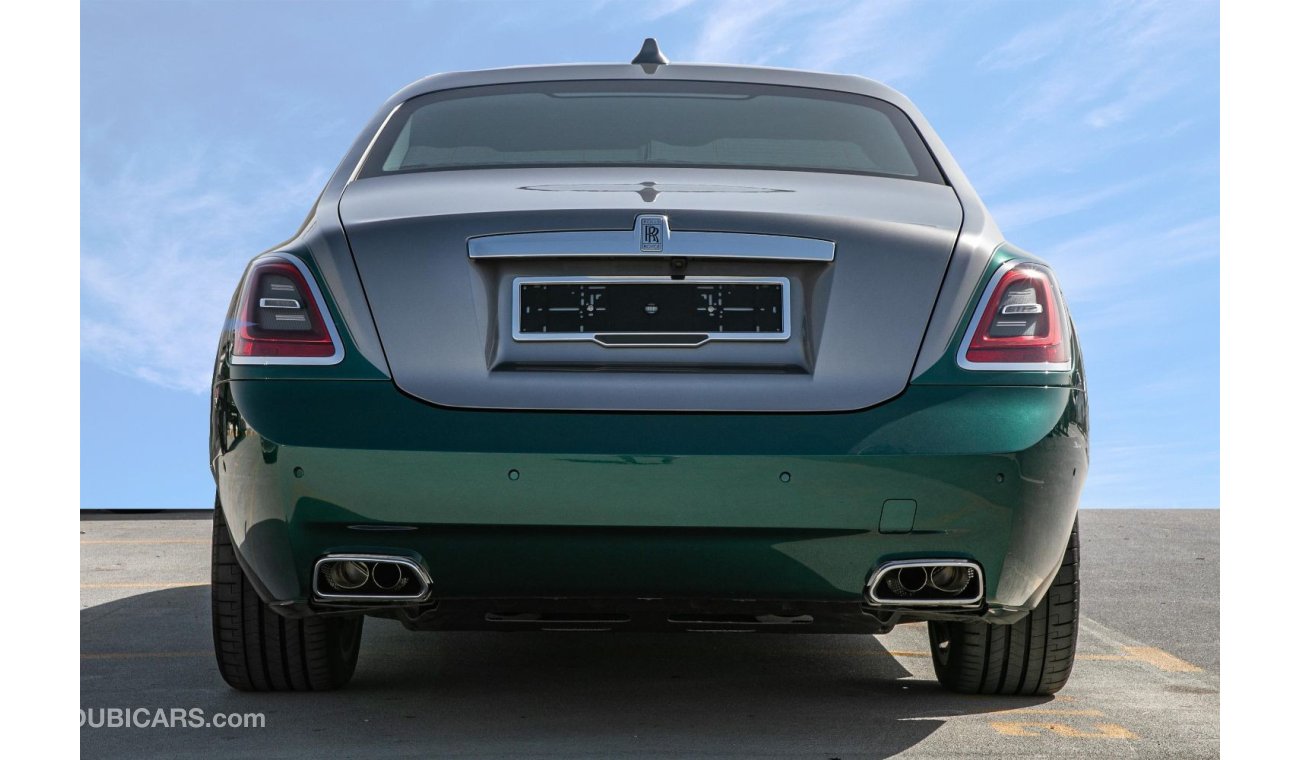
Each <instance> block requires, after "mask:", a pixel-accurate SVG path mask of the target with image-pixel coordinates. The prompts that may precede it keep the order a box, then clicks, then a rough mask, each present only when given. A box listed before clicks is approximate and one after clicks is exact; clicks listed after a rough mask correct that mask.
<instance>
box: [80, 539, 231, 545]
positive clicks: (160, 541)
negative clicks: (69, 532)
mask: <svg viewBox="0 0 1300 760" xmlns="http://www.w3.org/2000/svg"><path fill="white" fill-rule="evenodd" d="M210 543H212V539H209V538H83V539H81V545H82V546H87V545H91V544H210Z"/></svg>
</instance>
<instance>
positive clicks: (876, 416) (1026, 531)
mask: <svg viewBox="0 0 1300 760" xmlns="http://www.w3.org/2000/svg"><path fill="white" fill-rule="evenodd" d="M1085 398H1086V397H1085V396H1084V395H1083V393H1082V392H1081V391H1079V390H1078V389H1072V388H1068V387H1050V388H1046V387H1028V386H1017V387H1011V386H997V387H975V386H969V387H962V386H913V387H911V388H910V389H909V390H908V391H907V392H906V393H904V394H903V395H902V396H900V397H899V398H897V399H895V400H893V401H891V402H889V403H887V404H884V405H881V406H879V407H876V408H873V409H870V410H866V411H862V412H853V413H843V414H796V415H787V414H754V415H744V414H740V415H737V414H610V413H552V412H502V411H473V410H464V409H445V408H439V407H435V406H431V405H429V404H425V403H423V402H420V401H416V400H413V399H410V398H408V397H406V396H404V395H403V394H401V393H400V392H399V391H397V390H396V389H395V388H394V386H393V385H392V384H391V383H389V382H387V381H292V380H262V381H258V380H247V381H232V382H228V383H224V384H222V385H221V386H220V388H219V394H218V402H217V406H218V419H219V420H220V426H219V429H220V431H221V432H220V434H219V436H220V438H221V441H220V449H221V453H220V455H219V456H218V457H217V460H216V462H215V467H216V474H217V480H218V484H219V490H220V496H221V501H222V504H223V508H224V509H225V511H226V515H227V519H228V522H229V524H230V526H231V530H232V534H233V537H234V540H235V543H236V545H237V547H238V549H239V552H240V555H241V558H242V559H243V560H244V562H245V565H246V566H247V567H248V569H249V570H251V571H252V572H253V573H254V574H255V576H256V577H257V578H258V579H259V581H260V586H261V588H262V590H263V591H264V593H265V594H267V595H269V596H270V597H271V598H272V599H273V600H276V601H284V602H305V601H307V600H308V598H309V596H310V588H311V578H310V574H311V569H312V566H313V564H314V562H315V560H316V559H317V558H319V557H320V556H321V555H323V554H326V553H337V552H371V553H390V554H392V553H398V554H405V555H409V556H412V557H414V558H416V559H418V560H419V561H421V562H423V563H424V564H425V566H426V567H427V568H428V570H429V573H430V575H431V576H432V578H433V582H434V586H433V588H434V592H433V594H434V598H435V599H436V598H500V597H515V598H518V597H578V596H590V597H624V598H644V597H710V598H729V599H802V600H827V601H847V600H855V599H859V598H861V595H862V591H863V585H864V582H865V579H866V577H867V576H868V575H869V574H870V573H871V571H872V570H873V568H874V567H876V566H877V565H878V564H879V563H881V562H884V561H887V560H891V559H903V558H920V557H961V558H969V559H974V560H976V561H978V562H980V563H981V565H982V566H983V568H984V571H985V576H986V582H987V587H988V589H989V604H990V609H991V611H992V612H993V614H994V615H996V614H998V613H999V612H1000V611H1003V610H1008V611H1014V610H1020V609H1024V608H1025V607H1026V606H1032V605H1033V604H1035V603H1036V602H1037V596H1038V595H1039V594H1040V593H1041V591H1042V590H1043V589H1044V587H1045V583H1046V581H1047V580H1049V579H1050V577H1051V576H1052V574H1054V573H1055V571H1056V567H1057V563H1058V562H1059V561H1060V557H1061V555H1062V553H1063V551H1064V547H1065V543H1066V540H1067V539H1068V536H1069V532H1070V527H1071V525H1072V523H1073V520H1074V516H1075V511H1076V506H1077V501H1078V495H1079V491H1080V489H1081V487H1082V484H1083V480H1084V477H1085V475H1086V470H1087V431H1086V400H1085ZM900 501H902V502H914V503H915V511H914V514H913V515H912V520H911V524H910V526H908V525H906V524H905V522H903V521H900V520H899V518H898V512H897V509H896V505H897V503H898V502H900ZM886 502H891V504H892V506H891V508H890V509H889V510H885V508H884V505H885V503H886ZM882 512H883V513H884V514H883V516H884V525H882ZM882 529H883V532H882Z"/></svg>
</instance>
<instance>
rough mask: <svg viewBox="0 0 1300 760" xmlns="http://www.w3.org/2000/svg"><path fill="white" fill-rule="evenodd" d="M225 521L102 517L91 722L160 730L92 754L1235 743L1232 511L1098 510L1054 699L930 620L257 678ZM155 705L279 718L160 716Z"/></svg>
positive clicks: (116, 740)
mask: <svg viewBox="0 0 1300 760" xmlns="http://www.w3.org/2000/svg"><path fill="white" fill-rule="evenodd" d="M210 529H211V520H210V513H205V512H200V513H189V514H184V513H181V514H176V513H172V514H167V515H156V514H154V515H150V514H140V515H95V514H88V515H87V516H86V517H85V519H83V522H82V525H81V530H82V534H81V606H82V610H81V706H82V709H83V712H85V713H86V715H87V717H88V718H89V719H90V722H93V723H99V722H101V721H102V720H107V721H109V722H110V723H111V722H112V721H113V719H112V717H111V715H112V712H111V710H112V709H114V708H116V709H117V710H118V711H131V716H132V722H133V723H135V724H137V725H138V724H142V723H143V724H145V725H146V727H108V726H105V727H98V728H95V727H90V726H88V725H83V727H82V729H81V750H82V754H83V755H84V756H88V757H150V756H164V757H190V756H206V755H213V754H215V755H218V756H230V757H235V756H254V755H255V756H259V757H266V756H273V757H318V756H330V757H340V756H346V757H387V756H395V755H407V756H411V755H420V756H435V757H456V756H474V757H484V756H488V757H491V756H496V757H507V756H508V757H543V758H558V757H565V758H567V757H599V758H612V757H722V756H726V757H808V758H845V759H847V758H879V757H894V756H902V757H917V758H921V757H929V758H955V757H976V756H978V757H1012V756H1029V757H1046V756H1080V755H1090V756H1101V757H1117V756H1131V757H1178V758H1192V757H1216V756H1217V755H1218V752H1219V672H1218V671H1219V618H1218V601H1219V598H1218V595H1219V515H1218V512H1217V511H1216V510H1087V511H1084V513H1083V515H1082V518H1081V537H1082V540H1083V555H1082V562H1083V575H1082V584H1083V586H1082V588H1083V602H1082V605H1083V616H1084V617H1083V620H1082V622H1081V630H1080V638H1079V652H1080V654H1079V658H1078V660H1077V662H1076V665H1075V670H1074V675H1073V677H1072V678H1071V679H1070V683H1069V684H1068V685H1067V686H1066V688H1065V689H1064V690H1063V691H1061V692H1060V693H1059V694H1057V695H1055V696H1054V697H1035V698H1006V697H971V696H960V695H954V694H949V693H947V692H945V691H943V690H942V689H941V688H940V687H939V686H938V684H937V683H935V681H934V672H933V670H932V668H931V665H930V659H929V654H928V643H927V639H926V632H925V628H924V626H923V625H905V626H899V627H898V628H896V629H895V630H894V631H893V632H892V633H890V634H888V635H885V636H879V637H875V636H866V635H816V634H812V635H802V636H798V635H787V636H782V635H777V634H747V635H736V634H732V635H718V634H637V633H621V634H600V633H459V632H457V633H412V632H408V631H406V630H405V629H403V628H402V627H401V626H400V624H398V623H396V622H394V621H387V620H377V619H373V618H372V619H368V620H367V621H366V628H365V633H364V637H363V641H362V651H361V661H360V664H359V665H358V667H357V673H356V676H355V678H354V679H353V681H352V683H351V684H350V685H349V686H348V687H347V688H346V689H343V690H341V691H337V692H329V693H321V694H301V693H294V694H244V693H240V692H236V691H233V690H231V689H229V688H228V687H226V685H225V684H224V683H223V682H222V681H221V678H220V676H219V675H218V674H217V669H216V664H215V662H214V660H213V657H212V651H211V646H212V645H211V627H210V621H209V616H208V598H209V597H208V587H207V576H208V553H209V533H210ZM159 709H161V710H164V711H172V710H184V711H186V719H185V722H186V723H187V724H190V723H204V722H207V721H209V720H211V719H213V718H215V717H216V716H217V715H218V714H222V715H225V716H244V715H250V714H260V715H261V716H263V717H262V718H261V719H260V720H261V721H262V722H263V723H264V725H263V727H241V728H232V727H222V728H216V727H185V726H180V725H177V726H176V727H163V726H162V725H161V721H160V722H159V725H154V726H149V725H148V724H150V723H153V722H155V720H156V717H157V716H158V715H159V713H158V712H157V711H158V710H159ZM192 710H201V711H202V714H201V715H199V714H198V713H197V712H189V711H192ZM119 714H121V712H119ZM167 714H170V713H167ZM240 719H241V718H238V717H236V718H235V720H236V721H238V720H240ZM249 720H250V721H252V722H256V721H257V720H259V719H258V718H257V717H253V718H250V719H249ZM177 722H178V723H179V721H177Z"/></svg>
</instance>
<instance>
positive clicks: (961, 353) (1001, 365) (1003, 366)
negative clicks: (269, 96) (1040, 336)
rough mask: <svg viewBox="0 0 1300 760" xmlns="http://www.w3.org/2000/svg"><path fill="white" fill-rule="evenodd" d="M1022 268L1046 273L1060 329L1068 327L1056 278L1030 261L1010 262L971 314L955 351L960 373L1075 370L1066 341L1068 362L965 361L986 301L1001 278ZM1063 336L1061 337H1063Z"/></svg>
mask: <svg viewBox="0 0 1300 760" xmlns="http://www.w3.org/2000/svg"><path fill="white" fill-rule="evenodd" d="M1021 264H1033V265H1034V266H1037V267H1040V268H1041V269H1042V270H1043V271H1044V272H1046V273H1047V277H1048V279H1049V280H1050V281H1051V283H1052V293H1053V295H1054V296H1055V297H1056V302H1057V305H1058V306H1059V307H1060V310H1061V314H1060V317H1061V322H1062V325H1065V324H1067V320H1068V319H1069V314H1068V313H1067V312H1066V311H1065V297H1064V296H1062V295H1061V288H1060V286H1059V285H1058V284H1057V283H1056V274H1055V273H1054V272H1052V270H1051V269H1049V268H1048V267H1046V266H1043V265H1041V264H1034V262H1032V261H1026V260H1024V259H1011V260H1010V261H1008V262H1006V263H1005V264H1003V265H1002V266H1000V267H998V270H997V271H996V272H994V273H993V277H992V279H990V280H989V284H988V285H987V286H985V288H984V295H982V296H980V302H979V304H977V305H976V306H975V311H974V313H972V314H971V318H970V324H968V325H967V326H966V336H965V337H964V338H962V340H961V345H960V346H958V347H957V366H958V367H961V368H962V369H968V370H973V371H977V372H978V371H981V370H983V371H995V370H1040V371H1044V372H1064V371H1068V370H1069V369H1070V368H1072V367H1073V366H1074V351H1073V349H1072V348H1071V346H1070V344H1069V337H1070V336H1068V335H1065V338H1066V349H1067V350H1068V351H1069V352H1070V358H1069V359H1067V360H1066V361H1063V362H972V361H967V360H966V349H968V348H970V344H971V341H972V340H974V339H975V330H976V329H978V328H979V324H980V318H981V317H983V316H984V309H985V308H987V307H988V305H989V300H990V299H992V298H993V291H995V290H997V288H998V283H999V282H1001V281H1002V277H1003V275H1005V274H1006V273H1007V272H1009V271H1011V270H1012V269H1014V268H1016V267H1017V266H1019V265H1021ZM1063 335H1064V333H1063Z"/></svg>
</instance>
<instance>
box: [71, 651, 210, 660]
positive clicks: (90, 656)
mask: <svg viewBox="0 0 1300 760" xmlns="http://www.w3.org/2000/svg"><path fill="white" fill-rule="evenodd" d="M211 656H212V653H211V652H82V653H81V659H83V660H139V659H153V658H157V659H169V658H173V657H211Z"/></svg>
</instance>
